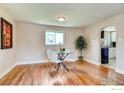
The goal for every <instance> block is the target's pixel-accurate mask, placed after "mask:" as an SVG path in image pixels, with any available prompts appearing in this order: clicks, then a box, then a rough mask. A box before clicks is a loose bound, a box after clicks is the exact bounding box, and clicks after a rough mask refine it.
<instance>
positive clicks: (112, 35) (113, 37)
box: [111, 32, 116, 42]
mask: <svg viewBox="0 0 124 93" xmlns="http://www.w3.org/2000/svg"><path fill="white" fill-rule="evenodd" d="M111 37H112V42H116V32H112V33H111Z"/></svg>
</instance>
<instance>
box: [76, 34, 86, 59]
mask: <svg viewBox="0 0 124 93" xmlns="http://www.w3.org/2000/svg"><path fill="white" fill-rule="evenodd" d="M86 47H87V41H86V39H85V38H84V37H83V36H79V37H78V38H77V40H76V49H77V50H78V51H79V52H80V56H79V57H78V58H79V60H82V59H83V55H82V50H83V49H85V48H86Z"/></svg>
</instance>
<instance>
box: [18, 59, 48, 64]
mask: <svg viewBox="0 0 124 93" xmlns="http://www.w3.org/2000/svg"><path fill="white" fill-rule="evenodd" d="M46 62H49V61H48V60H41V61H25V62H17V65H24V64H38V63H46Z"/></svg>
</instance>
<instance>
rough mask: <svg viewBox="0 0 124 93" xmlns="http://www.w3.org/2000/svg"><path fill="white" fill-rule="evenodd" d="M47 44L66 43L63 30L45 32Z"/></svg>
mask: <svg viewBox="0 0 124 93" xmlns="http://www.w3.org/2000/svg"><path fill="white" fill-rule="evenodd" d="M45 43H46V45H59V44H63V43H64V33H63V32H54V31H53V32H46V33H45Z"/></svg>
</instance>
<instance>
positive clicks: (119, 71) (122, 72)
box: [115, 68, 124, 74]
mask: <svg viewBox="0 0 124 93" xmlns="http://www.w3.org/2000/svg"><path fill="white" fill-rule="evenodd" d="M115 71H116V72H117V73H120V74H124V71H122V70H120V69H117V68H116V70H115Z"/></svg>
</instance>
